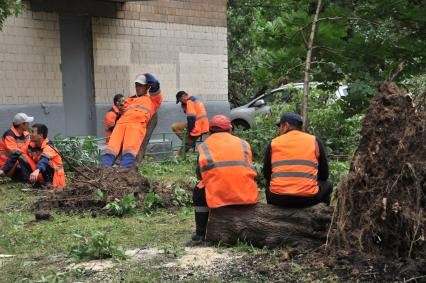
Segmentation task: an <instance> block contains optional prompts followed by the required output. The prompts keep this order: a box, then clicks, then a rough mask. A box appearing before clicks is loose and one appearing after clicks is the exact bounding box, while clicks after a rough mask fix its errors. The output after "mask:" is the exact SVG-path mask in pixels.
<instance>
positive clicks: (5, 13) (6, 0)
mask: <svg viewBox="0 0 426 283" xmlns="http://www.w3.org/2000/svg"><path fill="white" fill-rule="evenodd" d="M23 8H24V5H23V4H22V2H21V0H0V30H2V29H3V23H4V21H5V20H6V18H7V17H9V16H15V17H16V16H18V15H19V14H20V13H21V11H22V9H23Z"/></svg>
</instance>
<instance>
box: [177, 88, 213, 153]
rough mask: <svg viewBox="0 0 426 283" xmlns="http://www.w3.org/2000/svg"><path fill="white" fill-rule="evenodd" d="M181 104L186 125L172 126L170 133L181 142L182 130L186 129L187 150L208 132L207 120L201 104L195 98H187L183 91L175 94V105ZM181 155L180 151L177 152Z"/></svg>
mask: <svg viewBox="0 0 426 283" xmlns="http://www.w3.org/2000/svg"><path fill="white" fill-rule="evenodd" d="M179 102H180V103H182V109H183V112H184V113H185V114H186V123H174V124H172V131H173V132H174V133H175V134H176V135H177V136H178V138H179V139H180V140H182V134H183V129H184V128H187V132H186V137H185V140H186V145H187V148H189V147H191V146H193V145H194V144H195V142H196V141H197V139H198V138H199V137H200V136H201V135H203V134H206V133H207V132H208V131H209V118H208V117H207V112H206V109H205V108H204V104H203V102H201V101H200V100H198V99H197V98H196V97H195V96H189V95H188V94H187V93H186V92H185V91H182V90H181V91H179V92H178V93H177V94H176V104H178V103H179ZM178 155H179V156H180V155H181V149H179V151H178Z"/></svg>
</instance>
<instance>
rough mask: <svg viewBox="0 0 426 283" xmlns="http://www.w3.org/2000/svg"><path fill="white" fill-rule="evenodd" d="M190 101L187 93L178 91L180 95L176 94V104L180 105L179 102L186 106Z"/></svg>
mask: <svg viewBox="0 0 426 283" xmlns="http://www.w3.org/2000/svg"><path fill="white" fill-rule="evenodd" d="M188 99H189V94H188V93H186V92H185V91H183V90H181V91H178V93H176V104H178V103H179V102H181V103H182V105H183V104H186V101H187V100H188Z"/></svg>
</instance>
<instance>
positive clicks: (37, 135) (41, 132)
mask: <svg viewBox="0 0 426 283" xmlns="http://www.w3.org/2000/svg"><path fill="white" fill-rule="evenodd" d="M48 132H49V131H48V129H47V127H46V125H45V124H34V125H33V126H32V127H31V136H30V138H31V141H32V142H41V141H42V140H44V139H45V138H47V134H48Z"/></svg>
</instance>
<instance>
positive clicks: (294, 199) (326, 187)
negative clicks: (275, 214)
mask: <svg viewBox="0 0 426 283" xmlns="http://www.w3.org/2000/svg"><path fill="white" fill-rule="evenodd" d="M318 187H319V190H318V193H317V194H316V195H314V196H311V197H303V196H288V195H277V194H274V193H271V191H270V190H269V184H268V185H267V187H266V190H265V194H266V201H267V203H269V204H274V205H279V206H284V207H292V208H303V207H308V206H313V205H316V204H318V203H320V202H324V203H326V204H327V205H329V204H330V198H331V193H332V192H333V184H332V183H331V182H330V181H318Z"/></svg>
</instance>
